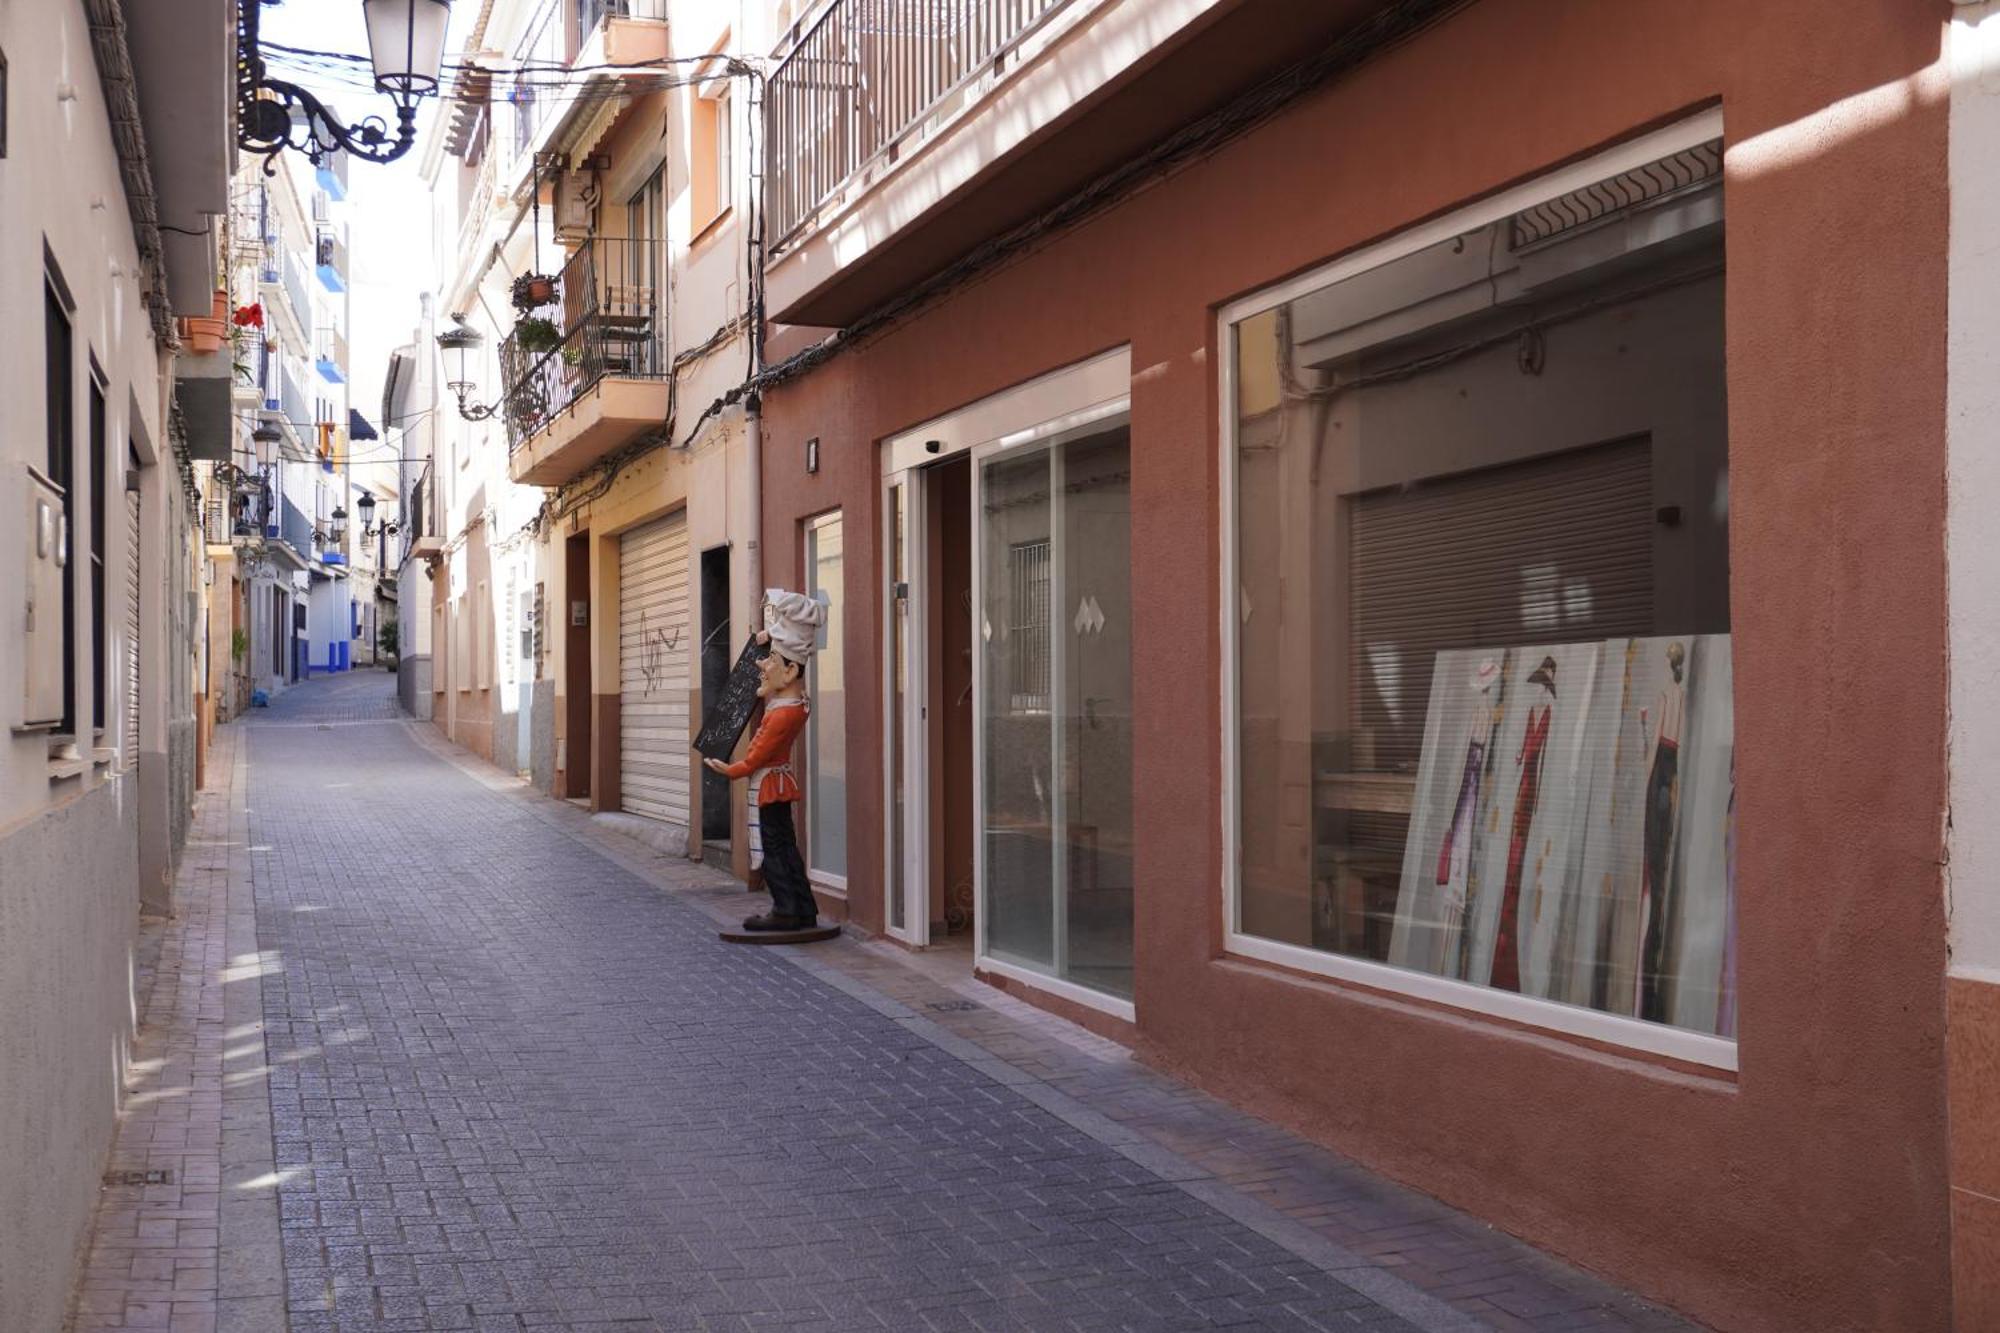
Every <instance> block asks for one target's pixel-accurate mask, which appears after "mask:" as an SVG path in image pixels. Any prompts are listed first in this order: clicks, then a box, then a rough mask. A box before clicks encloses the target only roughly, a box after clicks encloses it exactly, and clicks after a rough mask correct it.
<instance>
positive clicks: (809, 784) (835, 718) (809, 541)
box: [806, 513, 847, 879]
mask: <svg viewBox="0 0 2000 1333" xmlns="http://www.w3.org/2000/svg"><path fill="white" fill-rule="evenodd" d="M844 569H845V562H844V555H843V552H842V550H841V524H840V515H839V514H837V513H835V514H828V515H826V516H825V517H823V518H817V519H814V520H813V521H812V522H811V523H810V524H808V525H807V526H806V595H807V596H808V597H812V598H815V599H817V600H818V601H819V603H820V605H822V606H823V607H825V608H826V619H825V621H824V622H823V623H822V624H821V625H820V630H819V651H817V652H815V653H814V654H813V658H812V664H811V669H810V672H809V674H808V679H807V682H806V692H807V693H808V694H810V695H811V696H812V714H811V716H810V717H809V718H808V720H807V722H806V762H807V764H808V766H809V768H808V774H807V781H806V855H807V856H808V857H810V858H811V867H812V869H813V870H815V871H818V872H819V873H821V874H825V875H832V876H835V877H836V878H841V879H845V877H846V875H847V665H846V661H845V658H844V656H843V652H844V644H845V638H846V625H845V623H844V622H845V620H846V615H845V614H844V608H845V606H846V604H847V599H846V597H845V596H844V595H843V593H842V591H841V579H842V578H843V577H844Z"/></svg>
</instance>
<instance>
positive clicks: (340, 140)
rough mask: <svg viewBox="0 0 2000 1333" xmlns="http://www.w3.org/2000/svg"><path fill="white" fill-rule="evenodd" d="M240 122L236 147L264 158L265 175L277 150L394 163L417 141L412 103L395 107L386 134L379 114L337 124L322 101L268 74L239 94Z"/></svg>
mask: <svg viewBox="0 0 2000 1333" xmlns="http://www.w3.org/2000/svg"><path fill="white" fill-rule="evenodd" d="M258 63H259V64H260V65H261V64H262V62H261V61H260V62H258ZM256 94H264V95H263V96H258V95H256ZM241 123H242V133H241V136H240V138H239V139H238V146H239V147H241V148H242V149H243V151H244V152H246V153H255V154H259V155H261V156H262V157H263V158H264V159H265V163H264V174H265V175H267V176H269V175H272V174H273V173H275V172H276V171H277V169H278V154H279V153H281V152H283V151H284V150H285V149H287V148H295V149H297V150H299V151H300V152H302V153H304V154H305V155H306V156H307V157H308V158H310V159H311V160H312V161H313V162H315V163H317V162H319V161H320V160H321V159H322V158H324V157H325V156H326V155H327V154H329V153H336V152H341V151H346V152H348V153H351V154H352V155H354V156H355V157H358V158H360V159H362V160H363V161H364V162H394V161H395V160H396V159H397V158H399V157H401V156H402V155H403V154H405V153H407V152H409V151H410V147H411V145H413V144H415V143H416V141H417V108H416V105H415V104H414V103H408V102H405V103H401V104H399V105H398V106H397V107H396V130H395V136H394V137H393V138H391V137H390V131H389V125H388V122H387V121H385V120H383V119H382V117H380V116H368V117H365V118H363V119H361V120H358V121H356V122H354V123H353V124H351V125H342V124H341V123H340V122H339V121H338V120H336V119H335V118H334V115H333V113H332V112H331V111H329V110H327V108H326V105H325V104H324V103H322V102H321V101H320V100H319V99H318V98H317V97H314V96H313V95H312V94H311V93H309V92H307V91H306V90H305V89H304V88H301V87H300V86H299V85H298V84H296V83H292V82H290V81H288V80H286V79H274V78H270V77H268V76H266V77H264V78H262V79H260V80H258V82H257V84H256V87H255V89H254V91H253V93H252V94H251V95H250V96H249V97H247V98H246V99H245V103H244V106H243V108H242V122H241Z"/></svg>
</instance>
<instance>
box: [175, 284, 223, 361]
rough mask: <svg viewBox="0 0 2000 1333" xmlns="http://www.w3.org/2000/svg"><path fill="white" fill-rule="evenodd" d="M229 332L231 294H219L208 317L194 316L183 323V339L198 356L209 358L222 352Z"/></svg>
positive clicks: (216, 295) (210, 308) (211, 306)
mask: <svg viewBox="0 0 2000 1333" xmlns="http://www.w3.org/2000/svg"><path fill="white" fill-rule="evenodd" d="M228 331H229V293H228V292H220V291H219V292H217V293H216V294H215V301H214V303H213V304H212V305H210V307H209V313H208V315H207V316H206V317H203V316H200V315H193V316H190V317H188V318H187V319H183V320H182V321H181V337H183V338H185V339H186V340H187V345H188V350H189V351H191V352H193V353H194V354H195V355H196V356H207V355H209V354H210V353H211V352H219V351H221V350H222V341H223V339H224V338H225V337H227V336H228Z"/></svg>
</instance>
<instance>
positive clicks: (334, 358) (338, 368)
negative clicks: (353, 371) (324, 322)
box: [314, 328, 347, 384]
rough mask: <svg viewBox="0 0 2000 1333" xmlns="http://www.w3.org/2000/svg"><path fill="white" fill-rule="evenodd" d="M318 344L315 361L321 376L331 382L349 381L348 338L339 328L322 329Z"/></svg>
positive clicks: (315, 350) (341, 382)
mask: <svg viewBox="0 0 2000 1333" xmlns="http://www.w3.org/2000/svg"><path fill="white" fill-rule="evenodd" d="M317 343H318V345H317V346H316V347H315V349H314V363H315V365H316V366H317V367H318V369H319V377H320V378H321V379H323V380H325V381H327V382H328V383H329V384H345V383H346V382H347V339H345V338H343V337H342V336H341V334H340V330H339V329H330V328H329V329H321V330H320V331H319V338H318V340H317Z"/></svg>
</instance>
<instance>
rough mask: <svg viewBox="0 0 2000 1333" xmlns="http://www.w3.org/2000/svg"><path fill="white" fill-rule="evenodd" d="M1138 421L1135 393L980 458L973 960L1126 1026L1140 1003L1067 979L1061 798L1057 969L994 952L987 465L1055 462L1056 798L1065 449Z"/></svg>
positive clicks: (992, 443) (1002, 443) (1052, 652)
mask: <svg viewBox="0 0 2000 1333" xmlns="http://www.w3.org/2000/svg"><path fill="white" fill-rule="evenodd" d="M1131 415H1132V399H1131V395H1130V394H1125V395H1121V396H1119V397H1117V398H1113V399H1110V400H1107V401H1105V402H1101V403H1095V404H1092V405H1091V406H1089V407H1086V408H1082V409H1080V410H1078V411H1074V412H1068V413H1064V414H1063V415H1061V416H1057V417H1053V418H1050V419H1049V420H1047V421H1042V422H1038V423H1036V424H1035V425H1032V426H1029V427H1027V428H1025V429H1023V430H1018V431H1013V432H1010V433H1009V434H1006V435H1003V436H1001V437H999V438H998V439H994V440H988V441H986V442H985V443H982V444H977V445H974V446H973V447H972V449H971V454H972V531H971V534H970V535H971V540H972V616H973V634H972V645H973V646H972V705H973V707H972V820H973V829H972V833H973V836H972V886H973V888H972V893H973V904H974V906H973V917H972V939H973V944H972V953H973V966H974V968H975V969H976V970H983V971H986V972H991V973H994V974H995V975H997V976H1002V977H1005V978H1007V979H1009V980H1011V981H1018V982H1021V983H1022V984H1024V985H1029V986H1034V987H1036V988H1038V989H1040V990H1043V991H1046V992H1048V993H1049V994H1051V995H1055V996H1058V997H1059V998H1061V999H1065V1000H1068V1001H1070V1002H1071V1003H1073V1004H1080V1005H1083V1006H1085V1007H1086V1008H1090V1009H1096V1010H1098V1011H1100V1012H1102V1013H1106V1014H1110V1015H1111V1016H1112V1017H1114V1018H1119V1019H1123V1020H1124V1021H1125V1022H1127V1023H1134V1022H1137V1021H1138V1017H1137V1013H1138V1011H1137V1009H1136V1007H1135V1006H1134V1004H1133V1002H1132V1001H1130V1000H1127V999H1124V998H1122V997H1120V996H1116V995H1111V994H1107V993H1106V992H1104V991H1100V990H1096V989H1093V988H1092V987H1089V986H1084V985H1080V984H1078V983H1077V982H1074V981H1071V980H1069V979H1067V978H1066V977H1063V976H1061V975H1060V973H1061V971H1062V968H1063V966H1064V964H1065V963H1066V962H1067V954H1068V920H1067V918H1068V912H1067V907H1068V895H1067V886H1066V884H1065V880H1066V872H1065V871H1064V870H1063V858H1064V854H1065V841H1064V838H1063V825H1064V819H1065V814H1064V811H1063V810H1062V808H1061V801H1060V800H1059V799H1057V800H1055V801H1054V802H1053V810H1054V815H1053V819H1052V821H1051V838H1050V842H1051V848H1050V858H1051V865H1052V868H1053V871H1054V878H1053V879H1052V881H1051V883H1050V899H1051V904H1050V911H1051V913H1052V915H1053V918H1054V922H1053V924H1054V934H1053V936H1052V940H1053V947H1052V958H1053V965H1052V966H1053V970H1052V971H1050V972H1044V971H1042V970H1040V969H1039V968H1034V967H1027V966H1023V965H1022V964H1019V963H1013V962H1009V961H1007V960H1006V959H1002V958H995V957H993V955H992V953H991V952H990V951H989V950H988V948H987V939H986V926H987V893H986V661H985V659H986V639H985V636H984V635H983V634H981V633H980V632H979V626H980V625H982V624H984V623H985V618H986V558H985V555H986V517H985V515H986V509H985V504H984V502H983V499H982V497H983V495H984V478H985V475H986V468H987V465H988V464H990V463H992V462H994V461H996V460H999V459H1003V458H1006V457H1009V456H1015V455H1023V454H1027V453H1032V452H1036V451H1046V452H1049V453H1050V455H1051V460H1050V486H1049V717H1050V723H1049V728H1050V747H1051V748H1050V789H1051V793H1052V794H1056V785H1055V781H1054V774H1055V769H1056V766H1057V765H1059V764H1060V763H1061V762H1062V748H1061V746H1062V709H1061V707H1060V705H1059V703H1058V687H1059V682H1060V680H1061V677H1062V669H1063V665H1064V656H1065V650H1066V648H1067V644H1066V643H1064V642H1063V635H1062V632H1061V629H1062V626H1064V625H1065V624H1067V623H1068V622H1067V618H1066V617H1065V616H1064V615H1063V607H1064V605H1065V602H1064V597H1065V593H1064V590H1063V570H1064V569H1065V567H1066V564H1067V549H1066V545H1067V544H1066V542H1065V541H1064V539H1063V536H1062V532H1061V527H1060V525H1061V520H1062V509H1063V501H1062V465H1063V455H1062V452H1061V446H1062V445H1063V444H1066V443H1068V442H1069V441H1070V440H1072V439H1080V438H1083V437H1084V436H1086V435H1089V434H1092V433H1094V429H1093V428H1101V427H1102V426H1104V425H1105V424H1107V423H1109V422H1113V421H1117V420H1120V419H1123V420H1125V421H1127V422H1128V423H1129V421H1130V420H1131Z"/></svg>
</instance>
